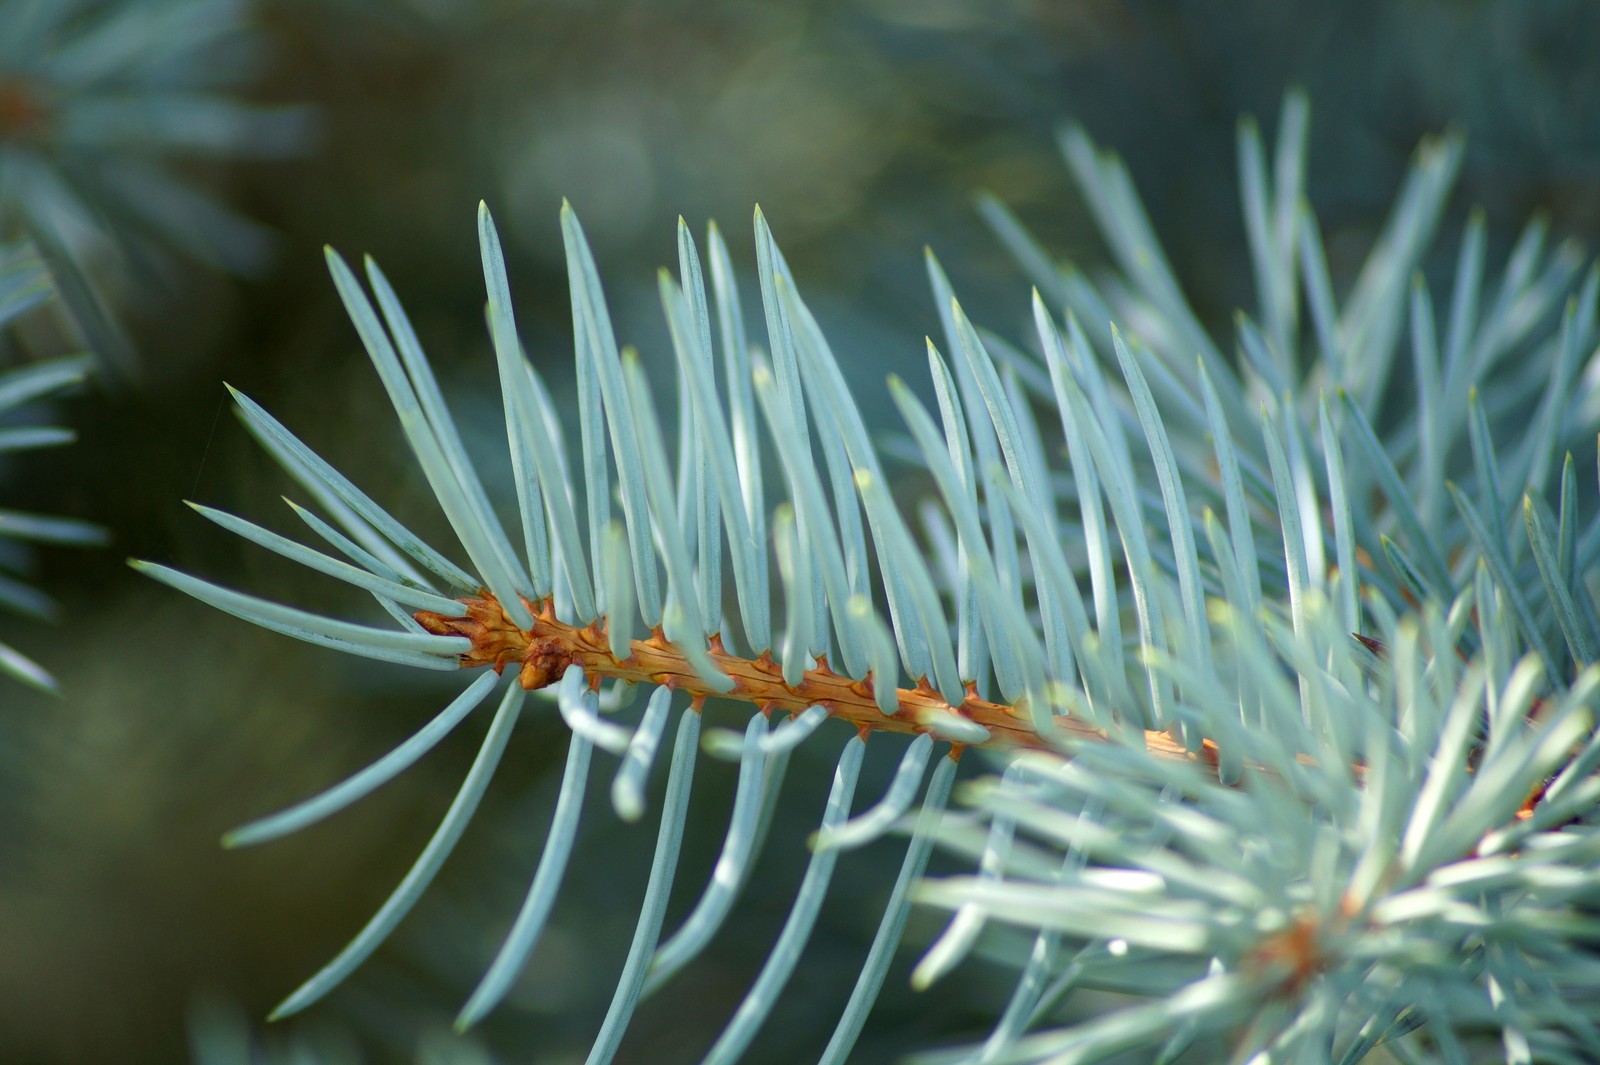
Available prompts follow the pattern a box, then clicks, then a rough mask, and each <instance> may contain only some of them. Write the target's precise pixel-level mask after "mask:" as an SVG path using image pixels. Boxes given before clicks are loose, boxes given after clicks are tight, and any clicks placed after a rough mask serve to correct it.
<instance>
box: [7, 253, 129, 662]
mask: <svg viewBox="0 0 1600 1065" xmlns="http://www.w3.org/2000/svg"><path fill="white" fill-rule="evenodd" d="M51 294H52V287H51V284H50V276H49V274H48V273H47V272H46V271H45V269H44V265H43V264H42V263H41V262H40V261H39V257H38V255H37V254H36V253H35V252H34V250H33V248H32V247H31V246H30V245H27V244H12V245H8V246H4V247H0V330H5V329H6V328H7V327H8V326H9V325H10V323H11V322H13V321H14V320H15V319H17V318H19V317H20V316H21V315H23V314H25V313H26V312H28V311H29V310H32V309H33V308H35V307H37V306H38V305H40V304H42V303H44V302H45V301H46V300H48V299H49V298H50V297H51ZM89 371H90V360H88V359H86V358H81V357H78V358H57V359H49V360H46V361H43V362H35V363H32V364H30V365H26V366H20V367H17V368H15V369H9V370H5V371H3V372H0V419H3V423H0V453H11V452H18V451H26V450H30V449H33V448H41V447H59V446H60V445H62V444H69V443H71V442H72V441H73V439H74V435H73V432H72V430H70V429H64V428H61V427H58V426H53V425H40V424H37V423H36V421H35V420H34V419H32V418H30V417H29V416H28V408H29V405H30V404H32V403H35V402H36V401H37V400H39V399H41V398H43V397H46V396H50V395H53V394H55V393H59V392H61V391H63V390H65V389H68V388H70V387H72V386H73V385H75V384H78V383H79V382H81V381H82V380H83V379H84V378H85V377H86V376H88V374H89ZM105 539H106V536H105V531H104V530H103V529H101V528H100V527H99V526H96V525H91V524H89V523H88V522H84V521H79V520H77V519H75V518H62V517H53V516H49V515H44V514H30V513H24V512H22V511H18V510H7V509H0V548H4V550H3V551H0V607H3V608H4V609H5V610H7V611H10V612H13V613H16V614H19V615H21V616H22V617H24V618H27V619H29V620H30V621H32V622H44V623H49V622H52V621H54V620H55V617H56V605H55V602H54V601H53V600H52V599H51V598H50V597H49V596H48V595H46V594H45V593H44V592H42V591H40V590H39V589H37V588H35V587H33V586H32V585H30V584H28V583H26V582H25V581H24V580H22V579H21V578H22V577H23V575H24V574H25V571H26V569H27V566H28V563H29V560H30V558H29V553H28V550H27V549H26V546H25V545H27V544H63V545H69V546H90V545H95V544H100V543H104V542H105ZM0 672H4V673H6V674H8V675H9V676H12V677H14V678H16V679H18V680H21V681H23V682H24V683H27V684H30V685H32V686H33V687H35V688H39V689H41V690H43V691H48V692H54V691H55V690H56V682H55V680H54V678H52V677H51V676H50V674H49V673H48V672H47V671H46V670H45V669H44V668H43V667H41V666H40V665H39V664H38V663H36V662H34V661H33V660H32V659H31V658H29V657H28V656H26V655H24V654H22V653H21V652H19V651H17V650H16V649H14V648H12V647H11V646H10V645H9V644H5V643H0Z"/></svg>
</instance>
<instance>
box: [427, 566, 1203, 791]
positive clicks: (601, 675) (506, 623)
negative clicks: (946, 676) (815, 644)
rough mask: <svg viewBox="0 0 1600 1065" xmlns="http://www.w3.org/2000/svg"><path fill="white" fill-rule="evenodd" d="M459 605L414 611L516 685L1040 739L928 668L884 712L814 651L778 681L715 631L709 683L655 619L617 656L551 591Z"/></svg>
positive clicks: (1167, 742) (865, 683) (872, 727)
mask: <svg viewBox="0 0 1600 1065" xmlns="http://www.w3.org/2000/svg"><path fill="white" fill-rule="evenodd" d="M461 602H462V603H463V604H465V605H466V608H467V613H466V615H465V616H464V617H450V616H448V615H445V614H437V613H434V612H432V611H427V610H423V611H419V612H418V613H417V614H416V619H417V621H418V623H419V624H421V625H422V627H423V628H425V629H427V630H428V631H429V632H431V633H434V634H435V635H439V636H465V637H467V638H468V639H470V640H471V641H472V650H470V651H468V652H467V653H466V654H464V655H462V656H461V664H462V666H463V667H469V668H470V667H475V666H490V667H492V668H493V669H494V670H495V671H496V672H499V671H502V670H504V669H505V668H506V667H507V666H516V667H517V669H518V679H519V680H520V681H521V683H522V686H523V687H524V688H527V689H528V690H530V691H532V690H534V689H537V688H543V687H545V686H546V685H549V684H553V683H555V682H556V681H557V680H559V679H560V678H561V675H562V673H564V672H565V671H566V668H567V667H568V666H569V665H574V664H576V665H578V666H581V667H582V668H583V671H584V674H585V675H586V676H587V677H588V679H589V684H590V686H591V687H594V688H598V687H599V685H600V684H601V682H602V681H604V680H606V679H608V678H609V679H613V680H624V681H633V682H645V681H648V682H650V683H654V684H660V685H664V686H666V687H669V688H673V689H676V690H678V691H685V692H688V693H689V694H690V695H691V696H693V697H694V699H695V702H696V705H698V704H699V703H700V702H702V701H703V700H705V699H706V698H708V697H711V696H721V697H722V698H726V699H736V700H740V701H743V702H747V703H751V704H754V705H755V706H756V707H757V708H758V709H759V710H761V712H762V713H766V714H770V713H772V712H773V711H780V712H783V713H788V714H798V713H800V712H801V711H803V710H805V709H806V708H808V707H811V706H822V707H824V708H826V709H827V711H828V713H829V714H830V715H831V716H833V717H835V718H838V719H840V720H842V721H848V722H849V723H850V724H852V725H854V726H855V727H856V728H858V729H860V730H861V731H862V732H863V733H866V732H872V731H878V730H882V731H885V732H900V733H922V732H936V729H934V728H933V727H931V726H929V725H928V724H926V723H924V719H925V717H926V712H927V711H930V710H931V711H946V712H953V713H955V714H958V715H960V716H961V717H963V718H966V719H967V720H969V721H972V722H975V723H976V724H979V725H982V726H983V727H984V728H986V729H988V730H989V737H990V738H989V740H988V745H993V746H999V747H1013V748H1015V747H1030V748H1044V747H1047V746H1048V744H1047V742H1046V741H1045V740H1044V739H1043V738H1042V737H1041V736H1040V735H1039V734H1038V733H1037V732H1036V731H1034V729H1033V726H1032V725H1031V724H1030V722H1029V721H1028V720H1027V718H1026V717H1025V716H1024V715H1022V714H1019V713H1018V711H1017V709H1016V708H1015V707H1012V706H1008V705H1006V704H1004V703H995V702H990V701H989V700H987V699H980V698H978V696H977V694H976V693H975V692H973V691H971V690H969V691H968V694H967V697H966V698H965V699H963V700H962V701H961V703H960V704H959V705H956V706H952V705H951V704H950V703H949V702H948V701H947V700H946V699H945V698H944V696H943V695H941V694H940V693H939V692H938V691H937V690H936V689H935V688H934V687H933V686H932V685H931V684H929V683H928V681H927V678H920V679H919V680H918V682H917V685H916V687H914V688H901V689H899V691H898V695H899V710H897V711H896V712H895V713H894V714H889V715H886V714H884V713H883V712H882V711H881V710H879V709H878V704H877V702H876V700H875V699H874V697H873V688H872V678H871V676H868V677H866V678H863V679H861V680H854V679H852V678H850V677H846V676H844V675H843V674H840V673H836V672H834V671H833V670H832V669H831V668H830V667H829V666H828V663H827V660H826V659H819V660H818V662H817V665H816V667H815V668H813V669H808V670H806V672H805V674H804V676H803V678H802V679H801V681H800V683H799V684H795V685H789V684H786V683H785V682H784V679H783V671H782V670H781V669H780V668H779V666H778V664H777V663H776V662H775V661H773V658H772V656H771V654H769V653H767V652H762V654H761V655H760V656H759V657H757V658H753V659H752V658H740V657H738V656H736V655H732V654H729V653H728V652H727V651H725V650H724V649H723V647H722V642H721V640H719V639H717V638H715V637H713V638H712V640H711V648H710V651H709V652H708V653H709V657H710V658H711V661H712V662H714V663H715V664H716V666H717V668H718V669H721V670H722V671H723V672H724V673H726V674H727V675H728V676H729V677H731V678H732V679H733V687H732V688H731V689H730V690H728V691H726V692H718V691H716V690H714V689H713V688H712V687H711V686H710V685H708V684H706V682H705V681H703V680H701V679H700V677H699V676H698V675H697V674H696V673H695V670H694V667H693V666H691V665H690V664H689V661H688V659H687V658H685V656H684V654H683V652H682V651H680V650H678V649H677V648H676V647H675V646H673V644H672V642H671V641H669V640H668V639H667V638H666V637H665V636H664V635H663V634H662V633H661V631H660V630H659V629H658V630H657V631H656V632H654V633H653V634H652V635H651V636H650V637H649V638H648V639H644V640H634V641H632V644H631V647H630V652H631V653H630V654H629V655H628V656H627V657H626V658H622V659H619V658H617V657H616V655H615V654H613V653H612V651H611V644H610V641H609V640H608V639H607V636H606V632H605V629H604V628H603V627H602V626H601V625H600V624H599V623H595V624H591V625H588V626H586V627H581V628H580V627H579V626H576V625H570V624H568V623H566V622H564V621H559V620H557V618H556V616H555V613H554V610H553V608H552V605H551V603H550V601H549V600H548V599H547V600H544V601H542V602H539V603H530V602H527V601H526V600H524V601H523V605H525V606H526V607H527V608H528V612H529V613H531V614H532V615H533V627H532V628H530V629H521V628H518V627H517V625H516V624H515V623H514V622H512V620H511V619H510V618H509V617H507V616H506V613H505V611H504V609H502V608H501V605H500V603H499V601H498V600H496V599H495V598H494V596H493V595H491V594H490V593H488V592H483V593H481V594H480V595H477V596H474V597H471V598H467V599H462V600H461ZM1055 720H1056V723H1057V725H1058V727H1060V729H1061V730H1062V731H1063V732H1064V733H1066V734H1068V735H1069V736H1073V737H1076V738H1079V739H1095V740H1099V739H1104V738H1105V733H1104V732H1103V731H1102V730H1100V729H1097V728H1094V727H1093V726H1092V725H1089V724H1088V723H1086V722H1083V721H1078V720H1076V719H1074V718H1070V717H1057V718H1056V719H1055ZM1145 742H1146V744H1147V745H1148V746H1149V747H1150V749H1151V750H1154V751H1157V752H1158V753H1162V754H1168V755H1172V756H1174V757H1183V758H1191V757H1192V758H1197V759H1198V760H1200V761H1203V762H1205V763H1207V764H1210V765H1213V766H1214V765H1215V762H1216V759H1215V747H1214V746H1212V745H1211V744H1210V743H1209V742H1208V743H1207V745H1206V747H1205V748H1204V750H1203V751H1202V753H1201V754H1199V755H1191V754H1190V753H1189V752H1188V751H1187V750H1185V749H1184V747H1183V746H1182V744H1180V743H1178V742H1177V741H1176V740H1175V739H1173V737H1171V736H1169V735H1168V734H1167V733H1165V732H1154V731H1150V732H1146V733H1145Z"/></svg>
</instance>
